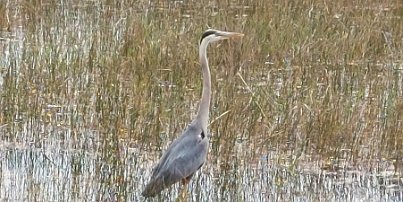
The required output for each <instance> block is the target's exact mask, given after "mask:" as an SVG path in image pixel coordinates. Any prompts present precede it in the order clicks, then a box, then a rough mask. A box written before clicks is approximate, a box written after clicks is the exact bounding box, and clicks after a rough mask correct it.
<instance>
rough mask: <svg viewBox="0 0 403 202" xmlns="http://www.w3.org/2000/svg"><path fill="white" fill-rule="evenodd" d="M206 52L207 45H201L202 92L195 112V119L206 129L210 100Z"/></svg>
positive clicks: (209, 77) (209, 78)
mask: <svg viewBox="0 0 403 202" xmlns="http://www.w3.org/2000/svg"><path fill="white" fill-rule="evenodd" d="M206 51H207V44H203V43H202V44H201V45H200V47H199V57H200V64H201V67H202V72H203V92H202V97H201V100H200V105H199V111H198V112H197V119H198V120H199V121H201V124H202V126H203V127H206V129H207V125H208V120H209V110H210V98H211V76H210V68H209V65H208V60H207V54H206Z"/></svg>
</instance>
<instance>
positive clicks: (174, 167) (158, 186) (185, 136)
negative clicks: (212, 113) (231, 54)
mask: <svg viewBox="0 0 403 202" xmlns="http://www.w3.org/2000/svg"><path fill="white" fill-rule="evenodd" d="M241 36H243V35H242V34H239V33H232V32H223V31H218V30H207V31H206V32H204V33H203V35H202V38H201V40H200V47H199V57H200V64H201V66H202V68H203V69H202V72H203V92H202V98H201V100H200V106H199V110H198V112H197V116H196V118H195V119H194V120H193V121H192V123H191V124H190V125H189V126H188V127H187V128H186V130H185V131H184V132H183V133H182V135H181V136H179V137H178V138H177V139H176V140H174V141H173V142H172V143H171V145H170V146H169V147H168V149H167V150H166V151H165V154H164V155H163V156H162V157H161V159H160V161H159V162H158V164H157V165H156V166H155V167H154V170H153V172H152V176H151V180H150V182H149V183H148V184H147V185H146V187H145V189H144V191H143V193H142V195H143V196H145V197H152V196H155V195H156V194H158V193H160V192H161V191H162V190H163V189H165V188H167V187H169V186H171V185H172V184H174V183H176V182H178V181H180V180H183V181H184V183H187V182H188V181H189V180H190V178H191V177H192V176H193V174H194V173H195V172H196V171H197V170H198V169H199V168H200V167H201V166H202V165H203V164H204V162H205V161H206V158H207V153H208V144H209V141H208V135H207V134H208V133H207V125H208V119H209V107H210V98H211V76H210V69H209V66H208V60H207V54H206V51H207V46H208V44H209V43H210V42H212V41H218V40H222V39H227V38H231V37H241Z"/></svg>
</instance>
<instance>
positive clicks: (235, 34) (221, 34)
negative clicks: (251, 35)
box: [217, 32, 244, 39]
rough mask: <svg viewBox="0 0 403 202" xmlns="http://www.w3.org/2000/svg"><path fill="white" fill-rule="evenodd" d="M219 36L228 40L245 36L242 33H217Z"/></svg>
mask: <svg viewBox="0 0 403 202" xmlns="http://www.w3.org/2000/svg"><path fill="white" fill-rule="evenodd" d="M217 35H219V36H222V37H225V38H227V39H230V38H233V39H237V38H242V37H243V35H244V34H242V33H237V32H217Z"/></svg>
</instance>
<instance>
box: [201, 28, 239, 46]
mask: <svg viewBox="0 0 403 202" xmlns="http://www.w3.org/2000/svg"><path fill="white" fill-rule="evenodd" d="M241 37H243V34H241V33H236V32H224V31H220V30H214V29H208V30H206V31H205V32H204V33H203V35H202V37H201V39H200V44H202V43H203V42H204V41H205V42H207V44H208V43H209V42H213V41H220V40H224V39H230V38H241Z"/></svg>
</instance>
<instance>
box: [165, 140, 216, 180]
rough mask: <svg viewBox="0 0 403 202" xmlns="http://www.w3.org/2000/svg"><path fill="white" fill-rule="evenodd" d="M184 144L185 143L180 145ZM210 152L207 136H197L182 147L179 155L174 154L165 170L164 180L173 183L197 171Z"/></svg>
mask: <svg viewBox="0 0 403 202" xmlns="http://www.w3.org/2000/svg"><path fill="white" fill-rule="evenodd" d="M180 146H183V145H180ZM207 152H208V140H207V138H203V139H202V138H199V137H198V138H197V139H195V140H192V141H190V144H188V145H186V146H183V147H182V148H180V152H177V154H178V155H175V156H172V157H171V159H170V162H169V163H168V164H166V165H167V167H166V169H164V171H163V173H164V174H163V176H165V177H164V178H165V179H164V181H165V183H167V184H171V183H172V184H173V183H175V182H178V181H180V180H181V179H184V178H186V177H188V176H191V175H192V174H193V173H195V172H196V171H197V170H198V169H199V168H200V167H201V166H202V165H203V163H204V162H205V160H206V157H207Z"/></svg>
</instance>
